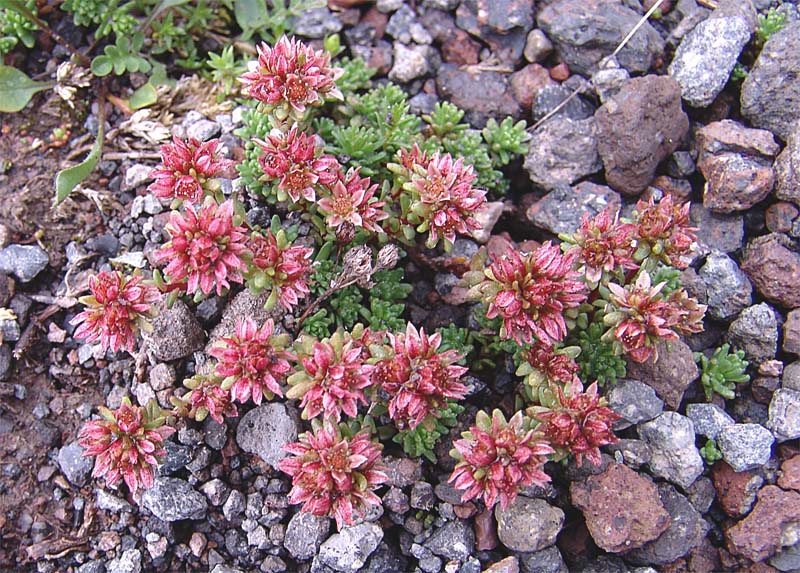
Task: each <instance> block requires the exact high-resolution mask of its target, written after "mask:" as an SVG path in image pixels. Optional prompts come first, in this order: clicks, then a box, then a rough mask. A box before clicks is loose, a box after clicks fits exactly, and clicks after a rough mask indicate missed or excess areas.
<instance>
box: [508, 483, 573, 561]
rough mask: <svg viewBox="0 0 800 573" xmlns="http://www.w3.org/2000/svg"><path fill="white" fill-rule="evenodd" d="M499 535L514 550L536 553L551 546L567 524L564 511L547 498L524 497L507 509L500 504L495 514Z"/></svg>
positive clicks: (520, 496)
mask: <svg viewBox="0 0 800 573" xmlns="http://www.w3.org/2000/svg"><path fill="white" fill-rule="evenodd" d="M494 515H495V518H496V519H497V535H498V537H499V538H500V542H501V543H502V544H503V545H505V546H506V547H507V548H508V549H510V550H511V551H525V552H534V551H541V550H542V549H545V548H547V547H550V546H551V545H553V544H554V543H555V542H556V536H557V535H558V533H559V531H561V526H562V525H564V512H563V511H561V509H559V508H557V507H553V506H552V505H550V504H549V503H547V502H546V501H544V500H543V499H531V498H529V497H525V496H522V495H519V496H517V498H516V499H515V500H514V501H513V502H511V504H509V506H508V507H507V508H506V509H503V508H502V507H500V506H499V505H498V506H497V507H496V508H495V511H494Z"/></svg>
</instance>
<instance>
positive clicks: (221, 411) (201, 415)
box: [170, 374, 239, 424]
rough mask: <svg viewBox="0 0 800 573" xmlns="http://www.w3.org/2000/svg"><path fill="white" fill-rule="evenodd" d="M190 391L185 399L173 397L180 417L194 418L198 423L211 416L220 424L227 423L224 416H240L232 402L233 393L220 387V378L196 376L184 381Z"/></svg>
mask: <svg viewBox="0 0 800 573" xmlns="http://www.w3.org/2000/svg"><path fill="white" fill-rule="evenodd" d="M183 385H184V386H186V388H188V389H189V392H187V393H186V394H185V395H184V396H183V398H180V399H178V398H175V397H172V398H170V400H171V401H172V404H173V405H174V406H175V413H176V414H177V415H178V416H183V417H186V418H192V419H193V420H197V421H198V422H202V421H203V420H205V419H206V416H211V417H212V418H213V419H214V420H216V421H217V422H218V423H220V424H223V423H225V418H224V416H238V415H239V411H238V410H237V409H236V404H234V403H233V402H231V393H230V391H228V390H225V389H223V388H222V387H221V386H220V380H219V378H216V377H215V376H208V375H204V374H196V375H194V376H192V377H191V378H188V379H187V380H184V381H183Z"/></svg>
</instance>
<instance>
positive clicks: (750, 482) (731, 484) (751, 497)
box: [711, 461, 764, 518]
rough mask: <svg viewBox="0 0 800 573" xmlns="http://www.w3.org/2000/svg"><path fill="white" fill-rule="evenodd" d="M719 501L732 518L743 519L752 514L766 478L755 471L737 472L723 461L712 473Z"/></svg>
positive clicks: (715, 465)
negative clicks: (751, 511) (754, 503)
mask: <svg viewBox="0 0 800 573" xmlns="http://www.w3.org/2000/svg"><path fill="white" fill-rule="evenodd" d="M711 476H712V477H713V479H714V487H715V489H716V491H717V500H718V501H719V504H720V506H721V507H722V510H723V511H724V512H725V513H726V514H728V515H729V516H731V517H736V518H739V517H742V516H744V515H747V514H748V513H749V512H750V509H751V508H752V507H753V502H755V500H756V495H757V494H758V490H759V489H761V486H762V485H763V484H764V478H762V477H761V476H760V475H758V473H757V472H755V471H743V472H735V471H733V468H732V467H731V466H729V465H728V464H726V463H725V462H723V461H719V462H717V463H715V464H714V467H713V468H712V471H711Z"/></svg>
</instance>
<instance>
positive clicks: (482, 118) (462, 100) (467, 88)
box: [436, 64, 522, 128]
mask: <svg viewBox="0 0 800 573" xmlns="http://www.w3.org/2000/svg"><path fill="white" fill-rule="evenodd" d="M436 88H437V90H438V92H439V96H440V97H441V98H442V99H445V100H447V101H450V102H452V103H453V104H455V105H457V106H458V107H460V108H461V109H463V110H464V111H465V112H466V113H465V116H464V117H465V119H466V120H467V121H469V123H471V124H472V125H473V126H474V127H476V128H482V127H484V126H485V125H486V121H487V120H488V119H489V117H505V116H507V115H510V116H512V117H513V118H515V119H518V118H519V117H520V115H521V114H522V108H520V107H519V104H518V103H517V102H516V100H514V97H513V96H512V95H511V90H509V89H508V77H507V76H506V75H505V74H501V73H500V72H474V73H471V72H468V71H465V70H460V69H459V68H458V67H456V66H453V65H452V64H443V65H442V66H441V67H440V68H439V72H438V74H437V76H436Z"/></svg>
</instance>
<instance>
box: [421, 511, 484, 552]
mask: <svg viewBox="0 0 800 573" xmlns="http://www.w3.org/2000/svg"><path fill="white" fill-rule="evenodd" d="M424 546H425V547H426V548H427V549H429V550H430V551H431V552H432V553H433V554H434V555H438V556H439V557H444V558H445V559H448V560H450V559H457V560H458V561H462V562H463V561H466V560H467V558H469V556H470V554H472V552H473V550H474V549H475V533H474V532H473V530H472V526H471V525H470V524H469V523H468V522H467V521H464V520H463V519H456V520H454V521H448V522H447V523H445V524H444V525H443V526H442V527H440V528H438V529H437V530H436V531H434V533H433V535H431V536H430V538H428V540H427V541H426V542H425V543H424Z"/></svg>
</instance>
